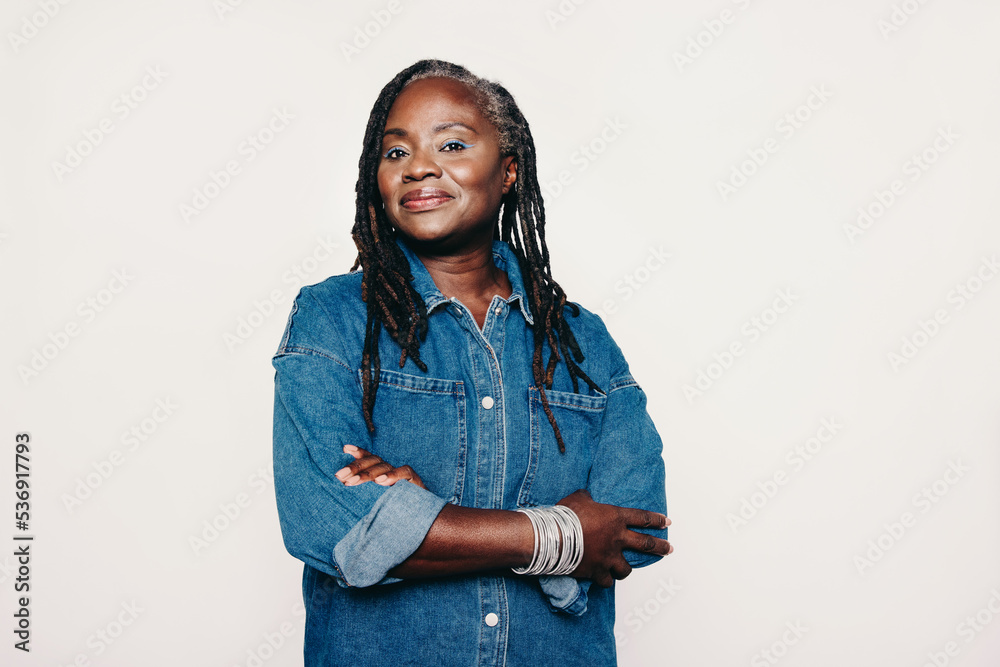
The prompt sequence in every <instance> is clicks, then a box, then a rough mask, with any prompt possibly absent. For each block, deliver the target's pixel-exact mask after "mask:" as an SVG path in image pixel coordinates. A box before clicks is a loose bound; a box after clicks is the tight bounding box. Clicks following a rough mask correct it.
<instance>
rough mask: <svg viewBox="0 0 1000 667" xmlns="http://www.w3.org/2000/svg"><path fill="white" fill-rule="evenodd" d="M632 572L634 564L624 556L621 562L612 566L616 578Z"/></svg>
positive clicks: (612, 572)
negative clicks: (629, 562) (630, 563)
mask: <svg viewBox="0 0 1000 667" xmlns="http://www.w3.org/2000/svg"><path fill="white" fill-rule="evenodd" d="M630 574H632V566H631V565H629V564H628V561H626V560H625V559H624V558H623V559H622V562H621V563H619V564H616V565H615V566H614V567H612V568H611V576H612V577H614V578H615V579H624V578H625V577H627V576H628V575H630Z"/></svg>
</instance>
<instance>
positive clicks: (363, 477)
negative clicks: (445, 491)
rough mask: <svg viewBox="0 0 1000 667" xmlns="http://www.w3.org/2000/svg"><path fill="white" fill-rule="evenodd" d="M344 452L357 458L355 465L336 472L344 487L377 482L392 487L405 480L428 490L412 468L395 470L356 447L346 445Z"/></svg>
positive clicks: (403, 467) (402, 467) (376, 457)
mask: <svg viewBox="0 0 1000 667" xmlns="http://www.w3.org/2000/svg"><path fill="white" fill-rule="evenodd" d="M344 452H345V453H346V454H350V455H351V456H353V457H354V458H355V461H354V463H352V464H350V465H349V466H346V467H344V468H341V469H340V470H338V471H337V472H336V476H337V479H339V480H340V481H341V482H343V483H344V486H357V485H358V484H364V483H365V482H375V483H376V484H379V485H381V486H392V485H393V484H395V483H396V482H398V481H400V480H402V479H405V480H407V481H408V482H412V483H413V484H416V485H417V486H419V487H420V488H421V489H426V488H427V487H426V486H424V482H423V480H421V479H420V475H418V474H417V473H416V471H415V470H414V469H413V468H411V467H410V466H400V467H398V468H394V467H393V466H391V465H389V464H388V463H386V462H385V461H383V460H382V459H381V458H380V457H378V456H375V455H374V454H372V453H371V452H366V451H365V450H363V449H361V448H360V447H355V446H354V445H344Z"/></svg>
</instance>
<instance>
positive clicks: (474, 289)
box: [415, 241, 511, 305]
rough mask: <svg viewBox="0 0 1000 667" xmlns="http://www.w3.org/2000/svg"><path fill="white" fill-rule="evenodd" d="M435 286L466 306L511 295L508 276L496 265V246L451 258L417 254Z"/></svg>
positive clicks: (450, 256) (483, 247)
mask: <svg viewBox="0 0 1000 667" xmlns="http://www.w3.org/2000/svg"><path fill="white" fill-rule="evenodd" d="M415 252H416V254H417V256H418V257H419V258H420V260H421V261H422V262H423V264H424V266H425V267H426V268H427V272H428V273H429V274H430V275H431V278H432V279H433V280H434V284H435V285H437V288H438V289H439V290H441V293H442V294H444V295H445V296H446V297H448V298H456V299H458V300H459V301H461V302H462V303H464V304H466V305H470V304H472V303H475V302H478V301H487V302H488V301H490V300H491V299H492V298H493V295H494V294H499V295H500V296H501V297H503V298H505V299H506V298H507V297H509V296H510V294H511V286H510V281H508V280H507V274H506V273H504V272H503V271H501V270H500V269H499V268H497V266H496V264H494V263H493V243H492V241H491V242H490V243H489V244H488V245H482V246H479V247H476V248H473V249H471V250H467V251H463V252H460V253H455V254H449V255H430V254H424V253H422V252H421V251H419V250H415Z"/></svg>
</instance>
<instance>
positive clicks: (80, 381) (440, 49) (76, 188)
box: [0, 0, 1000, 667]
mask: <svg viewBox="0 0 1000 667" xmlns="http://www.w3.org/2000/svg"><path fill="white" fill-rule="evenodd" d="M0 29H2V33H3V35H4V37H3V45H2V47H0V52H2V55H0V63H2V65H0V66H2V70H0V91H2V92H0V95H2V104H0V117H2V120H3V123H2V126H0V132H2V134H0V142H2V143H0V156H2V157H0V165H2V168H3V176H2V190H0V279H2V281H3V285H4V289H3V290H2V297H0V298H2V313H3V320H4V325H3V349H4V355H5V356H4V359H5V361H4V365H3V368H2V370H3V373H2V374H0V392H2V393H0V404H2V406H3V407H2V429H0V440H2V441H3V442H4V448H3V454H2V456H0V498H2V502H0V515H2V516H3V517H5V519H4V522H3V524H2V525H3V528H2V530H0V539H2V540H3V541H4V542H5V543H6V546H4V547H3V548H2V549H0V553H2V554H3V555H2V556H0V586H2V590H3V595H2V596H0V618H3V619H6V620H4V621H2V622H0V631H2V635H0V636H3V637H5V638H6V639H5V640H4V642H3V646H2V647H0V664H3V665H60V666H63V665H89V664H93V665H108V666H132V665H157V666H158V665H219V666H226V667H229V666H241V667H253V666H254V665H267V666H268V667H272V666H274V667H279V666H291V665H299V664H301V661H302V656H301V642H302V625H303V623H302V613H301V607H300V606H299V605H300V571H301V566H300V563H299V562H298V561H296V560H294V559H293V558H292V557H291V556H289V555H288V554H287V553H286V552H285V551H284V548H283V546H282V543H281V537H280V533H279V529H278V521H277V514H276V510H275V502H274V494H273V486H272V481H271V472H270V469H271V466H270V458H271V410H272V390H273V385H272V378H273V371H272V368H271V366H270V358H271V355H272V353H273V352H274V350H275V349H276V347H277V343H278V340H279V337H280V334H281V331H282V328H283V326H284V323H285V319H286V316H287V314H288V310H289V307H290V304H291V301H292V299H293V298H294V296H295V294H296V292H297V290H298V288H299V287H300V286H301V285H303V284H311V283H315V282H318V281H320V280H322V279H324V278H325V277H327V276H328V275H331V274H335V273H341V272H344V271H346V270H347V269H348V268H349V267H350V265H351V264H352V262H353V260H354V257H355V251H354V249H353V244H352V242H351V238H350V231H349V230H350V226H351V222H352V218H353V207H354V192H353V189H354V184H355V180H356V178H357V161H358V157H359V153H360V146H361V138H362V135H363V132H364V127H365V123H366V122H367V117H368V113H369V111H370V109H371V105H372V103H373V102H374V100H375V97H376V96H377V94H378V91H379V90H380V89H381V87H382V86H383V85H384V84H385V83H386V82H387V81H388V80H389V79H390V78H392V76H393V75H394V74H395V73H396V72H398V71H399V70H401V69H402V68H404V67H405V66H407V65H410V64H412V63H413V62H414V61H416V60H418V59H421V58H426V57H433V58H441V59H445V60H451V61H454V62H458V63H460V64H463V65H466V66H467V67H469V68H470V69H472V70H473V71H474V72H476V73H478V74H480V75H483V76H487V77H490V78H495V79H499V80H500V81H502V82H503V83H504V84H505V85H506V86H507V87H508V88H509V89H510V90H511V91H512V93H513V94H514V95H515V96H516V98H517V99H518V101H519V103H520V105H521V107H522V109H523V111H524V113H525V115H526V116H527V118H528V120H529V122H530V123H531V127H532V130H533V133H534V136H535V140H536V144H537V147H538V154H539V158H538V159H539V172H540V177H541V180H542V181H543V182H544V188H545V192H546V195H547V197H546V207H547V208H546V210H547V218H548V242H549V247H550V249H551V251H552V265H553V272H554V275H555V276H556V278H557V280H559V281H560V282H561V284H562V285H563V286H564V287H565V289H566V291H567V293H568V294H569V296H570V298H571V299H573V300H575V301H578V302H580V303H582V304H583V305H584V306H586V307H588V308H590V309H591V310H594V311H595V312H599V313H601V314H602V316H603V317H604V319H605V321H606V322H607V324H608V327H609V328H610V330H611V332H612V334H613V335H614V336H615V338H616V339H617V341H618V342H619V344H620V345H621V347H622V348H623V350H624V352H625V354H626V357H627V358H628V359H629V360H630V362H631V365H632V369H633V372H634V375H635V376H636V378H637V379H638V381H639V382H640V384H641V385H642V386H643V388H644V389H645V391H646V392H647V394H648V398H649V407H650V412H651V414H652V417H653V419H654V421H655V422H656V424H657V426H658V428H659V430H660V433H661V435H662V437H663V440H664V443H665V451H664V459H665V461H666V466H667V498H668V505H669V507H670V515H671V517H672V519H673V521H674V527H673V528H672V530H671V538H672V542H673V544H674V545H675V548H676V552H675V553H674V554H673V555H672V556H670V557H669V558H667V559H665V560H664V561H663V562H661V563H659V564H657V565H655V566H652V567H650V568H646V569H643V570H639V571H636V572H635V573H634V574H633V575H632V576H631V577H630V578H629V579H627V580H626V581H624V582H623V583H621V584H620V585H619V588H618V600H619V607H618V624H617V626H616V633H617V635H618V639H619V649H620V651H619V653H620V662H621V664H622V665H685V666H686V665H704V666H708V667H716V666H722V665H750V666H751V667H758V666H764V665H775V664H780V665H783V666H784V665H787V666H789V667H791V666H793V665H806V666H810V667H826V666H831V667H832V666H839V665H858V666H866V667H867V666H873V667H876V666H877V667H882V666H886V665H893V666H896V665H900V666H913V667H921V666H922V665H934V666H936V667H941V666H943V665H955V666H958V667H982V666H989V665H996V664H1000V618H998V613H997V612H1000V567H998V563H1000V534H998V527H1000V523H998V520H1000V484H998V482H1000V456H998V443H1000V419H998V417H1000V415H998V410H997V407H998V399H1000V387H998V379H1000V375H998V371H1000V346H998V333H1000V279H997V278H998V276H997V274H998V272H1000V264H998V261H1000V228H998V222H1000V221H998V215H997V204H998V199H997V185H996V184H997V182H998V181H1000V168H998V156H1000V132H998V126H997V118H1000V44H998V42H997V39H996V35H997V34H998V32H1000V5H998V4H996V3H993V2H987V1H985V0H978V1H976V0H955V1H952V2H924V1H918V0H849V1H845V2H839V3H829V2H818V1H814V2H793V1H792V0H770V1H768V2H764V1H760V2H758V1H756V0H716V1H715V2H710V3H706V2H693V1H691V2H684V3H654V2H642V3H638V2H636V3H627V2H626V3H612V2H608V1H607V0H588V1H587V2H580V1H579V0H576V1H575V2H574V1H573V0H562V2H557V1H556V0H549V1H547V2H537V3H533V2H526V1H521V2H506V3H502V4H501V3H467V2H455V1H438V2H431V1H430V0H392V1H391V2H383V1H381V0H379V1H376V2H363V3H360V4H359V3H346V2H344V3H333V2H319V1H316V0H312V1H308V0H297V1H287V0H286V1H285V2H278V1H277V0H243V1H242V2H240V1H239V0H178V1H172V2H166V1H164V2H142V3H139V2H126V1H124V0H118V1H115V0H90V1H83V0H81V1H79V2H75V1H74V2H68V1H66V0H8V1H7V2H5V3H4V6H3V10H2V12H0ZM22 432H27V433H29V434H30V438H31V443H30V445H31V446H30V454H29V456H30V526H29V528H28V530H27V531H19V530H18V529H17V528H16V524H15V521H14V514H15V502H16V498H15V492H16V489H15V479H16V478H15V463H16V458H15V454H16V452H15V448H16V442H15V440H16V437H17V434H19V433H22ZM626 445H627V443H623V446H626ZM24 534H31V535H33V536H34V538H35V539H34V541H33V542H32V543H31V551H30V553H31V559H30V586H31V590H30V607H29V609H30V628H31V641H30V647H31V649H32V650H31V652H30V653H28V654H25V653H23V652H21V651H19V650H16V649H15V648H14V643H15V641H17V637H16V635H15V634H14V632H13V631H14V630H15V629H16V628H17V622H18V619H17V618H16V617H15V616H14V614H15V613H17V611H18V609H19V605H18V601H17V597H18V594H16V593H15V585H16V583H17V578H18V576H19V574H18V568H19V564H18V562H17V557H16V556H15V555H14V552H15V549H16V548H17V546H18V545H22V544H23V542H19V541H15V540H14V537H15V536H18V535H24ZM380 630H381V631H390V632H391V631H393V630H392V628H385V629H380ZM443 631H446V629H444V628H443ZM540 655H542V654H540ZM539 664H544V659H543V658H541V657H540V660H539Z"/></svg>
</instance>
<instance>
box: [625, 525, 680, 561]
mask: <svg viewBox="0 0 1000 667" xmlns="http://www.w3.org/2000/svg"><path fill="white" fill-rule="evenodd" d="M625 548H626V549H631V550H633V551H642V552H644V553H648V554H656V555H658V556H666V555H667V554H669V553H670V542H667V541H666V540H661V539H660V538H659V537H653V536H652V535H646V534H644V533H636V532H635V531H631V530H630V531H628V533H627V534H626V536H625Z"/></svg>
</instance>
